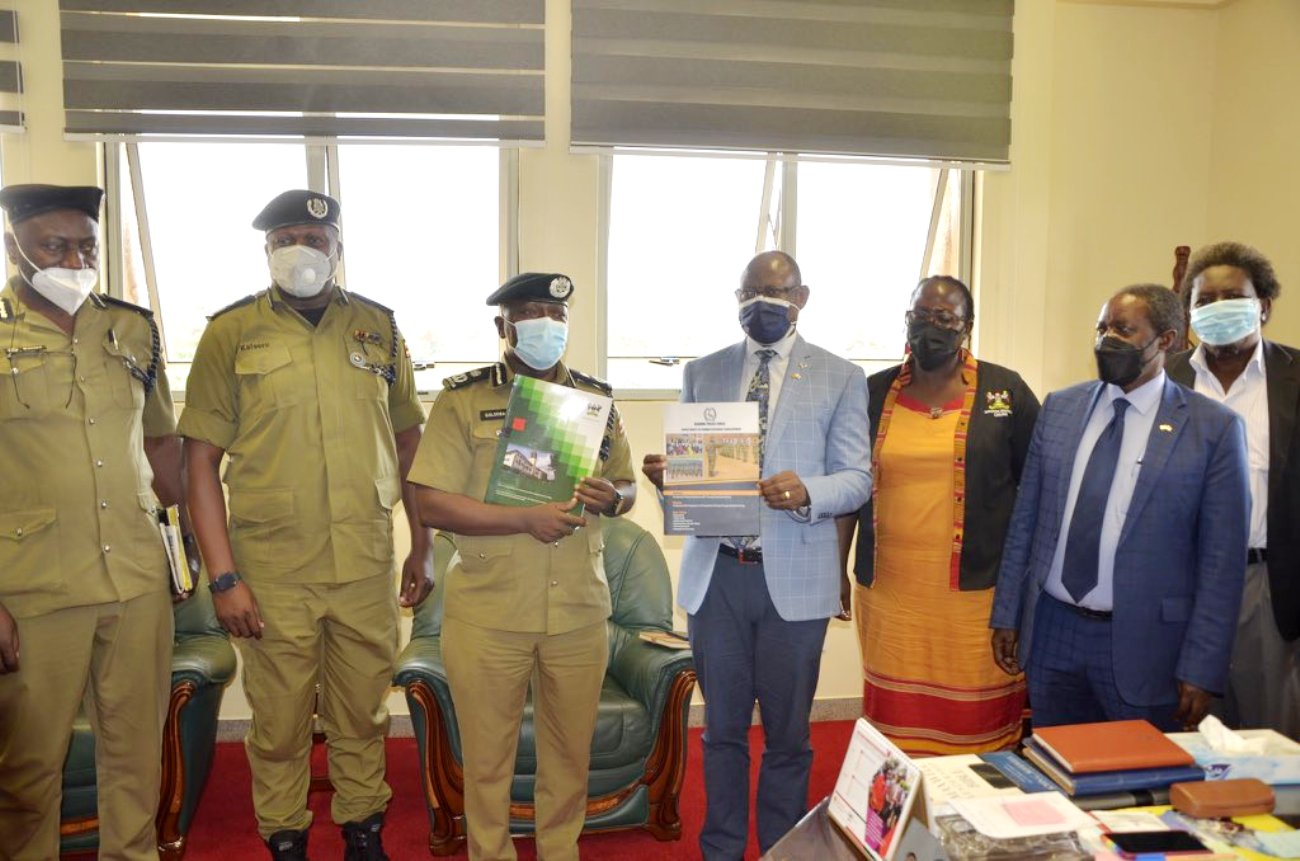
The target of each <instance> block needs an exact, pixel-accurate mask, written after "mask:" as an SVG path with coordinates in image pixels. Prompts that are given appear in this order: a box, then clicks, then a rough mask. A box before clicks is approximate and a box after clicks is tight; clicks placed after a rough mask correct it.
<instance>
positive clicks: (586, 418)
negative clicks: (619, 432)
mask: <svg viewBox="0 0 1300 861" xmlns="http://www.w3.org/2000/svg"><path fill="white" fill-rule="evenodd" d="M613 403H614V401H613V400H612V399H610V398H607V397H604V396H602V395H595V394H591V393H590V392H584V391H581V390H579V389H575V388H571V387H569V386H561V385H557V384H556V383H548V382H545V381H543V380H537V379H534V378H532V377H529V376H525V375H523V374H519V375H517V376H516V377H515V381H514V384H513V388H512V389H511V390H510V401H509V403H507V405H506V418H505V422H504V424H503V425H502V428H501V437H500V439H499V440H498V441H497V451H496V456H495V461H494V462H493V464H492V474H491V476H489V478H488V487H487V493H486V494H485V495H484V497H483V501H484V502H489V503H493V504H495V505H539V504H541V503H546V502H566V501H568V500H570V499H572V498H573V490H574V488H575V487H576V486H577V485H578V482H580V481H581V480H582V479H584V478H586V477H587V476H589V475H593V474H595V471H596V463H597V461H598V459H599V457H600V446H601V442H602V441H603V440H604V438H605V430H606V425H607V424H608V422H609V413H610V408H611V407H612V406H613ZM574 513H575V514H581V509H574Z"/></svg>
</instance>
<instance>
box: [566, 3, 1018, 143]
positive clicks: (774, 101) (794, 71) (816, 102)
mask: <svg viewBox="0 0 1300 861" xmlns="http://www.w3.org/2000/svg"><path fill="white" fill-rule="evenodd" d="M1013 11H1014V0H710V2H708V3H700V2H696V0H573V43H572V44H573V47H572V55H573V119H572V140H573V143H574V144H575V145H591V146H627V147H671V148H686V149H733V150H734V149H740V150H763V151H782V152H799V153H820V154H842V155H864V156H881V157H891V158H920V159H932V160H953V161H965V162H989V163H999V162H1006V161H1007V158H1008V147H1009V144H1010V137H1011V120H1010V106H1011V57H1012V35H1011V19H1012V13H1013Z"/></svg>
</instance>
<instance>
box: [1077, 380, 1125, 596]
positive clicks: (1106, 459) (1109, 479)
mask: <svg viewBox="0 0 1300 861" xmlns="http://www.w3.org/2000/svg"><path fill="white" fill-rule="evenodd" d="M1114 407H1115V415H1114V417H1113V418H1112V419H1111V420H1110V424H1108V425H1106V429H1105V430H1103V431H1102V432H1101V436H1099V437H1098V438H1097V443H1096V445H1094V446H1093V447H1092V454H1091V455H1090V456H1089V457H1088V466H1087V468H1086V469H1084V471H1083V481H1082V482H1081V483H1080V484H1079V495H1078V497H1077V498H1076V499H1075V501H1074V514H1073V515H1072V516H1071V517H1070V535H1069V538H1068V539H1066V542H1065V560H1064V562H1063V563H1062V565H1061V583H1062V585H1064V586H1065V589H1066V591H1067V592H1069V593H1070V597H1072V598H1073V599H1074V600H1075V603H1078V602H1079V601H1082V600H1083V597H1084V596H1085V595H1087V594H1088V593H1089V592H1091V591H1092V590H1093V589H1095V588H1096V586H1097V557H1098V553H1099V549H1100V545H1101V526H1102V523H1103V522H1104V521H1105V519H1106V502H1107V500H1109V499H1110V486H1111V484H1113V483H1114V481H1115V466H1116V464H1118V463H1119V449H1120V446H1121V445H1123V443H1124V411H1125V410H1127V409H1128V407H1129V402H1128V401H1126V400H1124V399H1123V398H1119V399H1118V400H1116V401H1115V402H1114Z"/></svg>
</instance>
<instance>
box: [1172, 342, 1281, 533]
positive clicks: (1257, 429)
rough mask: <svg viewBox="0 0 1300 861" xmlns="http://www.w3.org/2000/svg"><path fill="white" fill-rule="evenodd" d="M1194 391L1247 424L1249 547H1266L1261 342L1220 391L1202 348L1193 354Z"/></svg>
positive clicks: (1264, 392)
mask: <svg viewBox="0 0 1300 861" xmlns="http://www.w3.org/2000/svg"><path fill="white" fill-rule="evenodd" d="M1191 365H1192V369H1193V370H1195V371H1196V385H1195V387H1194V388H1195V390H1196V391H1198V392H1200V393H1201V394H1203V395H1205V396H1206V397H1207V398H1210V399H1211V400H1215V401H1218V402H1219V403H1221V404H1223V405H1224V406H1226V407H1230V408H1231V409H1232V410H1233V412H1235V413H1236V414H1237V415H1239V416H1241V420H1242V421H1244V422H1245V423H1246V452H1247V455H1248V458H1249V460H1250V546H1251V547H1258V548H1264V547H1267V546H1268V442H1269V436H1268V371H1267V369H1266V368H1265V366H1264V339H1263V338H1261V339H1260V341H1259V343H1258V344H1256V345H1255V354H1254V355H1253V356H1251V357H1250V362H1249V363H1248V364H1247V365H1246V369H1245V370H1244V371H1242V372H1241V376H1239V377H1237V379H1235V380H1233V381H1232V385H1231V386H1230V387H1229V388H1228V391H1226V392H1225V391H1224V390H1223V386H1222V385H1221V384H1220V383H1219V378H1218V377H1216V376H1214V374H1213V373H1212V372H1211V371H1210V366H1209V364H1208V363H1207V362H1206V361H1205V347H1204V346H1203V345H1202V346H1198V347H1197V348H1196V352H1194V353H1192V359H1191Z"/></svg>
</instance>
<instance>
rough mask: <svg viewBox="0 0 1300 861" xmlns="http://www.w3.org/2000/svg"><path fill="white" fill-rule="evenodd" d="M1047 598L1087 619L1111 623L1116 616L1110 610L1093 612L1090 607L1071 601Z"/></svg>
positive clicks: (1049, 596) (1048, 596)
mask: <svg viewBox="0 0 1300 861" xmlns="http://www.w3.org/2000/svg"><path fill="white" fill-rule="evenodd" d="M1045 597H1047V598H1051V599H1052V600H1053V601H1055V602H1056V603H1058V604H1060V605H1061V606H1062V607H1064V608H1066V609H1067V610H1073V611H1074V612H1076V613H1078V614H1079V615H1080V616H1082V617H1083V618H1085V619H1097V620H1100V621H1103V622H1109V621H1110V620H1111V617H1112V616H1114V615H1115V614H1114V613H1113V612H1111V611H1110V610H1093V609H1091V608H1089V607H1080V606H1079V605H1078V604H1071V603H1070V602H1069V601H1062V600H1060V599H1059V598H1053V597H1052V596H1051V595H1046V596H1045Z"/></svg>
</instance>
